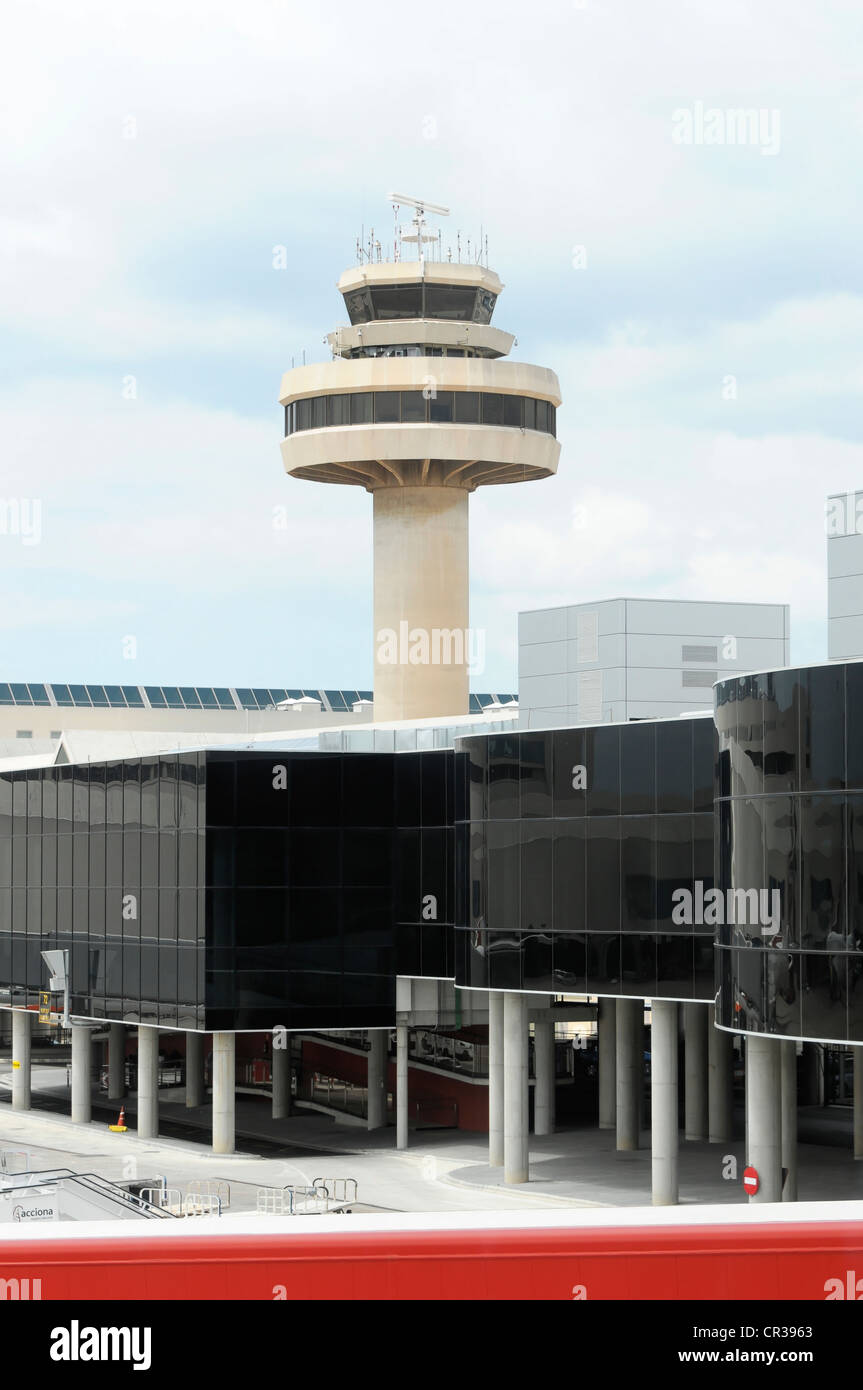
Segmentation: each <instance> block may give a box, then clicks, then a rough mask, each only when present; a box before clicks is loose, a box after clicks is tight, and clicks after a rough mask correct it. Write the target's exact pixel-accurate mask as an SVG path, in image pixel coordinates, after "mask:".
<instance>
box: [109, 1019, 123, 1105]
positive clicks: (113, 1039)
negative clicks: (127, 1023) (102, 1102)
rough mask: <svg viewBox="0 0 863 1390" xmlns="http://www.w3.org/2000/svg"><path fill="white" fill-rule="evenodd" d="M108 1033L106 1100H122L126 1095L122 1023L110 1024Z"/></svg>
mask: <svg viewBox="0 0 863 1390" xmlns="http://www.w3.org/2000/svg"><path fill="white" fill-rule="evenodd" d="M108 1033H109V1036H108V1099H109V1100H122V1099H123V1097H124V1096H125V1094H126V1029H125V1028H124V1027H123V1025H122V1023H112V1024H110V1026H109V1029H108Z"/></svg>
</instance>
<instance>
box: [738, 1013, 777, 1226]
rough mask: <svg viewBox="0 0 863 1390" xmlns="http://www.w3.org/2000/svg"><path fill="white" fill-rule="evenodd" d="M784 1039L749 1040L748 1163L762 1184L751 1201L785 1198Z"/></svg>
mask: <svg viewBox="0 0 863 1390" xmlns="http://www.w3.org/2000/svg"><path fill="white" fill-rule="evenodd" d="M780 1045H781V1040H780V1039H778V1038H758V1037H754V1036H753V1037H748V1038H747V1039H746V1120H747V1127H748V1133H749V1140H748V1150H747V1154H746V1162H747V1164H748V1165H750V1166H751V1167H753V1168H755V1169H756V1170H757V1172H758V1179H759V1186H758V1191H757V1193H755V1195H754V1196H751V1197H750V1198H749V1201H750V1202H758V1203H760V1202H780V1201H781V1200H782V1080H781V1066H780V1060H779V1049H780Z"/></svg>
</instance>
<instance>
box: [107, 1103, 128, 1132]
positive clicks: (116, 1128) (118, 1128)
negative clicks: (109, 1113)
mask: <svg viewBox="0 0 863 1390" xmlns="http://www.w3.org/2000/svg"><path fill="white" fill-rule="evenodd" d="M125 1119H126V1107H125V1105H121V1106H120V1117H119V1119H118V1120H117V1123H116V1124H115V1125H109V1126H108V1128H109V1129H110V1131H111V1133H112V1134H125V1133H126V1124H125Z"/></svg>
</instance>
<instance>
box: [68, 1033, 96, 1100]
mask: <svg viewBox="0 0 863 1390" xmlns="http://www.w3.org/2000/svg"><path fill="white" fill-rule="evenodd" d="M92 1047H93V1043H92V1030H91V1029H90V1028H88V1026H87V1024H86V1023H73V1024H72V1119H73V1120H74V1121H75V1123H76V1124H79V1125H88V1124H89V1123H90V1116H91V1113H92V1110H91V1101H90V1064H91V1061H92Z"/></svg>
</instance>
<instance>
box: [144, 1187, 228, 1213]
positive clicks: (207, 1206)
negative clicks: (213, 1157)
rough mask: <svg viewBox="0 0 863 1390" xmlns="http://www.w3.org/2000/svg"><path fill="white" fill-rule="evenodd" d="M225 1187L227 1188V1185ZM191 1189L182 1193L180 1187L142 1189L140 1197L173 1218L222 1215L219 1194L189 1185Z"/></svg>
mask: <svg viewBox="0 0 863 1390" xmlns="http://www.w3.org/2000/svg"><path fill="white" fill-rule="evenodd" d="M202 1185H203V1184H198V1185H197V1186H198V1187H200V1186H202ZM214 1185H215V1184H214ZM224 1185H225V1186H226V1187H227V1183H225V1184H224ZM189 1188H191V1189H192V1190H191V1191H189V1190H187V1191H186V1192H181V1191H180V1189H179V1187H142V1188H141V1192H140V1196H141V1199H142V1201H145V1202H149V1203H150V1204H151V1205H152V1206H154V1207H157V1208H158V1209H159V1210H160V1211H167V1212H170V1214H171V1215H172V1216H221V1215H222V1199H221V1197H220V1196H219V1194H218V1193H214V1192H202V1191H198V1190H196V1185H195V1184H194V1183H189Z"/></svg>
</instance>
